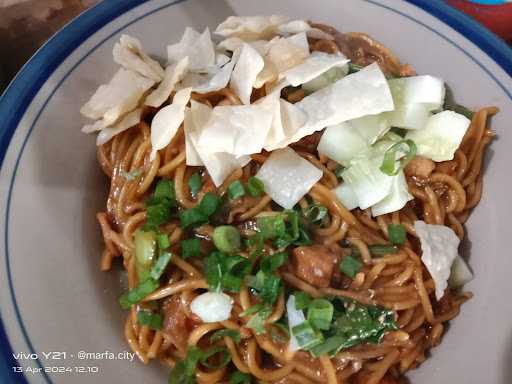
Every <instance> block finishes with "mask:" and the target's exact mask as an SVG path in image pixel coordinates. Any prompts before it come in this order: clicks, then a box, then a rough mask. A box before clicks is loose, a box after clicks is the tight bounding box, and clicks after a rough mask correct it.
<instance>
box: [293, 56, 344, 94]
mask: <svg viewBox="0 0 512 384" xmlns="http://www.w3.org/2000/svg"><path fill="white" fill-rule="evenodd" d="M314 53H315V52H313V54H314ZM347 74H348V65H345V66H341V67H333V68H331V69H329V70H328V71H326V72H324V73H322V74H321V75H320V76H318V77H315V78H314V79H313V80H309V81H308V82H307V83H304V84H302V89H303V90H304V93H305V94H306V95H310V94H312V93H313V92H316V91H318V90H320V89H322V88H325V87H327V86H328V85H331V84H332V83H335V82H336V81H338V80H339V79H341V78H342V77H344V76H346V75H347Z"/></svg>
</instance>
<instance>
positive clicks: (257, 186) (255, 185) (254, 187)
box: [247, 176, 265, 197]
mask: <svg viewBox="0 0 512 384" xmlns="http://www.w3.org/2000/svg"><path fill="white" fill-rule="evenodd" d="M247 191H248V192H249V194H250V195H251V196H252V197H259V196H261V195H262V194H263V192H265V185H264V184H263V181H261V180H260V179H258V178H257V177H255V176H251V177H249V180H248V181H247Z"/></svg>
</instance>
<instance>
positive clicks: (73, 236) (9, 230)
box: [0, 0, 512, 384]
mask: <svg viewBox="0 0 512 384" xmlns="http://www.w3.org/2000/svg"><path fill="white" fill-rule="evenodd" d="M411 3H414V4H411ZM272 13H279V14H286V15H289V16H291V17H298V18H304V19H311V20H315V21H322V22H326V23H328V24H332V25H334V26H335V27H337V28H338V29H340V30H343V31H349V30H355V31H364V32H368V33H370V34H371V35H372V36H374V37H376V38H378V39H379V40H381V41H382V42H383V43H384V44H385V45H386V46H388V47H390V48H391V49H392V50H393V51H394V52H395V53H397V54H398V56H399V57H400V58H402V59H403V61H405V62H409V63H411V64H412V65H413V66H414V67H415V68H416V69H417V71H418V72H420V73H428V74H435V75H438V76H441V77H443V78H444V79H446V80H447V81H448V83H449V84H450V85H451V86H452V88H453V89H454V91H455V95H456V96H457V99H458V101H459V102H460V103H462V104H465V105H467V106H470V107H473V108H479V107H483V106H486V105H497V106H499V107H500V108H501V112H500V114H499V115H498V116H497V117H496V118H495V119H494V120H493V122H492V124H493V128H494V129H495V130H496V131H497V133H498V139H497V140H495V141H494V142H493V143H492V148H491V150H490V151H489V152H490V153H489V156H488V158H487V160H488V168H487V170H486V174H485V192H484V198H483V200H482V203H481V204H480V205H479V206H478V208H477V209H476V210H475V212H474V214H473V216H472V217H471V220H470V221H469V223H468V230H469V241H467V242H466V247H465V251H466V252H467V253H470V264H471V267H472V268H473V270H474V272H475V276H476V278H475V280H474V281H473V282H472V283H471V284H470V286H469V288H470V289H471V290H473V292H474V293H475V298H474V299H473V300H471V301H470V302H469V303H468V304H465V305H464V306H463V309H462V314H461V316H460V317H458V318H457V319H456V320H455V321H453V322H452V324H451V326H450V329H449V331H448V332H447V334H446V336H445V338H444V341H443V343H442V345H441V346H440V347H438V348H436V349H435V350H434V351H433V353H432V355H433V356H432V358H431V359H429V360H428V361H427V362H426V363H424V364H423V365H422V366H421V368H420V369H419V370H417V371H415V372H413V373H412V374H411V375H410V377H411V379H412V381H413V382H414V383H420V384H427V383H468V384H469V383H498V384H508V383H510V382H512V366H511V364H510V363H511V362H512V300H511V299H510V295H509V292H510V288H511V279H510V276H511V272H512V257H511V256H510V248H511V244H512V241H511V240H512V239H511V237H512V236H511V235H512V231H511V229H510V227H509V225H510V220H509V219H510V217H512V204H511V203H510V200H511V196H510V190H511V189H510V187H511V186H512V183H511V181H510V165H511V164H512V151H511V150H510V148H511V147H512V132H511V130H510V128H511V122H512V94H511V93H512V80H511V78H510V74H511V73H512V53H511V51H510V49H509V48H507V47H506V45H505V44H504V43H500V42H499V40H497V39H496V38H494V37H493V36H492V35H491V34H490V33H488V32H486V31H485V30H483V28H481V27H478V26H477V25H476V24H475V23H473V22H471V21H470V20H469V19H468V18H466V17H465V16H462V15H461V14H459V13H458V12H456V11H453V10H450V9H449V8H448V7H447V6H445V5H443V4H442V2H441V1H430V0H414V1H412V2H410V3H408V2H402V1H397V0H344V1H339V0H315V1H307V0H303V1H297V0H280V1H276V0H259V1H251V0H243V1H237V0H181V1H180V0H178V1H176V0H174V1H172V0H154V1H150V2H144V1H140V0H116V1H114V0H106V1H104V2H103V3H101V4H100V5H98V6H96V7H95V8H93V9H91V10H90V11H88V12H86V13H85V14H84V15H82V16H80V17H79V18H78V19H77V20H75V21H74V22H72V23H71V24H69V25H68V26H66V27H65V28H64V29H63V30H62V31H61V32H60V33H59V34H58V35H57V36H56V37H55V38H53V39H52V40H51V41H50V42H49V43H48V44H47V45H46V46H45V47H43V48H42V49H41V50H40V51H39V53H38V54H37V55H36V56H35V57H34V58H33V59H32V60H31V61H30V62H29V63H28V64H27V65H26V66H25V68H24V69H23V70H22V72H21V73H20V74H19V75H18V77H17V79H16V80H15V81H14V82H13V83H12V84H11V86H10V88H9V89H8V90H7V91H6V93H5V94H4V96H3V98H2V100H0V159H3V162H2V167H1V173H0V228H2V229H4V234H3V236H0V239H1V240H0V312H1V323H0V347H1V349H2V355H1V358H0V382H2V383H25V382H30V383H91V382H95V383H165V382H166V380H167V373H168V372H167V369H164V368H162V367H161V366H160V365H159V364H158V363H152V364H150V366H147V367H145V366H143V365H142V364H140V363H139V362H133V363H131V364H130V363H128V362H126V361H125V360H123V359H122V358H121V357H122V356H123V355H120V356H118V355H117V353H119V352H123V351H127V350H128V349H127V346H126V345H125V341H124V338H123V330H122V328H123V326H122V314H121V310H120V308H119V305H118V303H117V298H118V296H119V294H120V290H121V289H120V287H119V276H116V275H115V273H109V274H104V273H101V272H99V270H98V261H99V257H100V247H101V244H100V243H101V238H100V233H99V230H98V226H97V225H96V222H95V219H94V214H95V212H96V211H97V210H98V209H99V208H100V207H102V206H103V204H104V196H105V181H106V180H105V179H104V177H103V175H102V174H101V172H100V170H99V167H98V166H97V165H96V160H95V150H96V148H95V144H94V139H93V137H90V136H85V135H83V134H82V133H81V132H80V127H81V125H82V123H83V121H81V119H80V117H79V112H78V110H79V107H80V106H81V105H82V104H83V103H84V102H85V101H86V100H87V99H88V97H89V95H90V94H91V93H92V92H93V90H94V89H95V88H96V87H97V86H98V84H101V83H104V82H105V81H107V80H108V79H109V78H110V77H111V76H112V74H113V73H114V71H115V65H114V63H113V61H112V58H111V51H112V46H113V44H114V42H115V41H117V39H118V37H119V35H120V34H121V33H124V32H126V33H129V34H132V35H134V36H137V37H139V38H140V39H141V40H142V41H143V42H144V46H145V48H146V49H147V50H148V51H149V52H150V53H151V54H153V55H156V56H160V57H162V56H164V52H165V46H166V44H167V43H169V42H172V41H175V40H177V39H178V38H179V37H180V36H181V33H182V31H183V29H184V28H185V27H186V26H188V25H191V26H193V27H197V28H203V27H204V26H206V25H208V26H210V27H212V26H215V25H216V24H218V23H219V22H220V21H221V20H223V19H225V18H226V17H227V16H229V15H233V14H241V15H256V14H272ZM436 16H437V17H439V19H438V18H436ZM441 19H442V20H444V22H443V21H441ZM458 31H459V32H461V33H463V34H464V35H465V36H467V37H464V36H463V35H462V34H461V33H459V32H458ZM507 72H508V73H507ZM80 351H86V352H98V353H101V352H107V351H109V352H113V353H115V354H116V356H115V357H116V358H115V359H112V360H111V359H109V357H111V356H107V354H104V355H103V356H98V357H100V359H98V360H81V359H80ZM48 352H53V354H51V355H49V354H48ZM55 352H59V353H55ZM13 353H14V354H15V355H16V357H14V356H13ZM36 357H37V358H36ZM95 367H97V370H98V372H97V373H93V372H91V371H95V370H96V368H95ZM16 371H22V372H23V373H17V372H16Z"/></svg>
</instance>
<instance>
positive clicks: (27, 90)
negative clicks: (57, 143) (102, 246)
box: [0, 0, 512, 383]
mask: <svg viewBox="0 0 512 384" xmlns="http://www.w3.org/2000/svg"><path fill="white" fill-rule="evenodd" d="M148 1H150V0H117V1H116V2H111V1H103V2H100V3H99V4H97V5H96V6H94V7H92V8H91V9H89V10H87V11H86V12H84V13H82V14H81V15H80V16H78V17H77V18H75V19H74V20H72V21H71V22H69V23H68V24H67V25H66V26H65V27H64V28H62V29H61V30H60V31H59V32H58V33H57V34H56V35H54V36H53V37H52V38H51V39H50V40H49V41H48V42H47V43H46V44H44V45H43V46H42V47H41V48H40V49H39V50H38V51H37V52H36V54H35V55H34V56H32V58H31V59H30V60H29V61H28V62H27V63H26V64H25V65H24V66H23V68H22V69H21V70H20V72H19V73H18V75H17V76H16V77H15V78H14V80H13V81H12V82H11V83H10V84H9V86H8V87H7V88H6V90H5V91H4V93H3V94H2V96H1V97H0V116H2V120H1V121H0V169H1V167H2V166H3V160H4V157H5V154H6V152H7V149H8V147H9V144H10V141H11V138H12V136H13V135H14V132H15V130H16V128H17V126H18V124H19V122H20V120H21V119H22V117H23V116H24V114H25V112H26V110H27V108H28V106H29V105H30V103H31V102H32V100H33V99H34V97H35V95H36V94H37V92H38V91H39V90H40V89H41V87H42V86H43V85H44V84H45V82H46V81H47V79H48V78H49V77H50V76H51V75H52V74H53V72H54V71H55V69H56V68H57V67H58V66H59V65H60V63H61V62H62V61H63V60H64V59H65V58H66V57H68V56H69V54H71V53H72V52H73V51H74V50H75V49H76V48H77V47H78V46H79V45H80V44H82V43H83V42H84V41H85V40H86V39H88V38H89V37H90V36H91V35H93V34H94V33H95V32H97V31H98V30H99V29H101V28H102V27H104V26H105V25H107V24H108V23H109V22H111V21H112V20H114V19H116V18H117V17H119V16H121V15H122V14H124V13H126V12H128V11H130V10H132V9H133V8H135V7H137V6H139V5H141V4H143V3H146V2H148ZM182 1H186V0H176V1H174V2H171V3H169V4H167V6H170V5H173V4H176V3H179V2H182ZM364 1H367V2H370V3H374V4H376V5H380V6H382V4H380V3H376V2H374V1H372V0H364ZM405 1H406V2H408V3H410V4H413V5H415V6H417V7H418V8H420V9H423V10H424V11H426V12H427V13H429V14H431V15H433V16H435V17H436V18H438V19H439V20H441V21H442V22H444V23H445V24H447V25H448V26H450V27H451V28H453V29H454V30H456V31H457V32H459V33H461V34H462V35H463V36H464V37H466V38H467V39H468V40H470V41H471V42H473V43H474V44H476V45H477V46H478V47H479V48H480V49H481V50H482V51H484V52H485V53H486V54H487V55H488V56H489V57H490V58H492V59H493V60H494V61H495V62H496V63H497V64H498V65H499V66H500V67H501V68H502V69H503V70H504V71H505V72H506V73H508V74H509V75H511V76H512V49H511V48H510V47H508V46H507V45H506V43H505V42H504V41H502V40H500V39H499V38H498V37H496V36H495V35H494V34H493V33H492V32H490V31H489V30H487V29H486V28H485V27H483V26H482V25H480V24H479V23H477V22H476V21H474V20H473V19H471V18H470V17H468V16H466V15H465V14H463V13H461V12H460V11H458V10H456V9H454V8H452V7H450V6H448V5H447V4H445V3H443V2H442V1H440V0H434V1H432V0H405ZM385 8H389V9H391V10H393V11H395V12H397V13H399V14H402V15H403V16H407V15H405V14H403V13H401V12H400V11H398V10H396V9H394V8H392V7H387V6H385ZM416 21H417V20H416ZM452 43H453V42H452ZM459 48H460V47H459ZM495 80H496V79H495ZM496 81H497V80H496ZM497 82H498V81H497ZM498 83H499V82H498ZM26 84H30V86H29V87H27V86H26ZM502 88H503V86H502ZM503 89H504V88H503ZM504 90H505V92H506V93H507V94H508V95H509V97H511V95H510V93H509V92H507V90H506V89H504ZM511 98H512V97H511ZM6 240H7V239H6ZM27 341H28V338H27ZM29 344H30V342H29ZM15 366H19V365H18V363H17V362H16V360H15V359H14V357H13V351H12V348H11V345H10V342H9V337H8V335H7V333H6V331H5V328H4V324H3V321H2V319H1V318H0V378H1V379H2V380H1V381H2V382H6V383H10V382H17V383H19V382H23V383H26V382H27V380H26V378H25V377H24V376H21V375H16V374H14V372H13V370H12V368H11V367H15ZM44 376H45V379H46V381H47V382H51V381H50V380H49V378H48V376H47V375H46V374H44Z"/></svg>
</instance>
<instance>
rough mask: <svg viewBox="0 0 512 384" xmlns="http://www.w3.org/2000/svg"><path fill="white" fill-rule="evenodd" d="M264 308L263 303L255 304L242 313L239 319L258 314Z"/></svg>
mask: <svg viewBox="0 0 512 384" xmlns="http://www.w3.org/2000/svg"><path fill="white" fill-rule="evenodd" d="M263 308H265V304H263V303H258V304H254V305H253V306H252V307H249V308H247V309H246V310H245V311H243V312H241V313H240V315H239V317H245V316H249V315H252V314H254V313H256V312H259V311H261V310H262V309H263Z"/></svg>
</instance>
